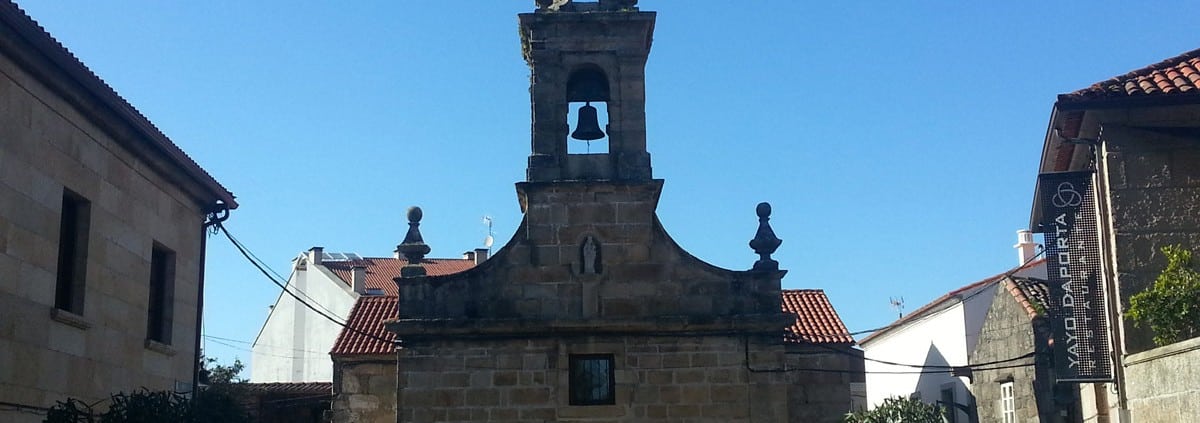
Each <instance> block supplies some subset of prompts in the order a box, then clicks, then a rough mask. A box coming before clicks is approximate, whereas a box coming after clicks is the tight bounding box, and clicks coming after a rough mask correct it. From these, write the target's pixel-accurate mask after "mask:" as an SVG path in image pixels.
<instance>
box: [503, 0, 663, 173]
mask: <svg viewBox="0 0 1200 423" xmlns="http://www.w3.org/2000/svg"><path fill="white" fill-rule="evenodd" d="M537 4H538V9H537V11H535V12H533V13H523V14H521V15H520V25H521V26H520V27H521V48H522V52H523V54H524V56H525V61H526V62H527V63H528V64H529V69H530V78H529V80H530V86H529V95H530V100H531V102H532V104H531V106H532V115H533V125H532V126H533V127H532V134H533V135H532V136H533V140H532V152H531V154H530V155H529V167H528V169H527V171H526V180H527V181H529V182H550V181H568V180H575V181H588V180H591V181H629V182H632V181H649V180H650V179H651V177H652V175H651V169H650V154H649V153H648V152H647V151H646V90H645V68H646V57H647V56H648V55H649V54H650V44H651V41H652V38H653V35H654V19H655V13H654V12H642V11H639V10H638V8H637V1H636V0H599V1H596V2H576V1H571V0H538V1H537ZM597 106H599V107H601V108H602V109H601V110H605V111H607V113H606V116H598V114H597ZM574 107H578V120H577V122H575V123H573V124H572V123H570V122H568V119H567V118H568V115H569V112H570V111H571V110H573V109H574ZM606 121H607V122H606ZM604 138H607V147H608V148H607V151H603V150H601V151H595V152H591V151H589V152H588V153H587V154H575V153H570V152H569V148H568V143H580V142H586V143H589V146H591V144H590V143H591V142H592V141H594V140H601V139H604ZM597 144H600V143H599V142H598V143H597Z"/></svg>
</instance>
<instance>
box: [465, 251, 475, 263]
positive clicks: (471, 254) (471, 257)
mask: <svg viewBox="0 0 1200 423" xmlns="http://www.w3.org/2000/svg"><path fill="white" fill-rule="evenodd" d="M463 260H471V261H475V250H471V251H467V252H465V253H463Z"/></svg>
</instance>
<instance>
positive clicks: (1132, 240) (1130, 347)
mask: <svg viewBox="0 0 1200 423" xmlns="http://www.w3.org/2000/svg"><path fill="white" fill-rule="evenodd" d="M1122 116H1123V117H1126V118H1127V119H1130V120H1131V121H1129V122H1128V123H1129V124H1138V125H1168V124H1180V123H1181V122H1182V123H1188V122H1190V123H1191V124H1193V125H1195V124H1200V117H1198V116H1200V110H1197V109H1196V108H1177V109H1167V110H1161V111H1159V112H1158V113H1152V112H1145V113H1140V114H1130V115H1128V116H1125V115H1122ZM1104 139H1105V142H1106V143H1105V152H1104V160H1105V166H1106V168H1107V173H1108V181H1107V184H1108V186H1109V193H1108V195H1109V201H1110V205H1111V213H1112V225H1113V229H1114V232H1115V234H1114V235H1115V239H1114V243H1115V251H1116V272H1117V281H1118V283H1119V290H1120V296H1121V309H1122V310H1124V309H1126V308H1127V307H1128V306H1129V297H1130V296H1132V295H1134V294H1136V293H1138V292H1141V291H1142V290H1144V289H1146V288H1147V287H1149V286H1151V285H1152V284H1153V283H1154V279H1155V278H1156V277H1157V276H1158V273H1159V272H1161V271H1162V269H1163V268H1165V267H1166V258H1164V257H1163V255H1162V251H1161V250H1160V249H1161V248H1162V247H1163V246H1164V245H1170V244H1182V245H1184V246H1185V248H1190V249H1192V251H1193V252H1194V253H1200V141H1197V140H1196V139H1194V138H1181V137H1176V136H1172V135H1167V134H1163V133H1158V132H1151V131H1146V130H1139V129H1133V128H1128V127H1123V126H1118V125H1114V124H1109V125H1106V126H1105V128H1104ZM1124 323H1125V324H1124V329H1125V347H1126V351H1127V352H1129V353H1135V352H1139V351H1145V350H1147V349H1150V348H1152V347H1153V346H1154V345H1153V343H1152V342H1151V338H1152V334H1151V333H1150V331H1149V330H1148V329H1146V328H1144V327H1137V326H1136V325H1134V324H1133V322H1132V321H1130V320H1128V319H1126V320H1125V322H1124Z"/></svg>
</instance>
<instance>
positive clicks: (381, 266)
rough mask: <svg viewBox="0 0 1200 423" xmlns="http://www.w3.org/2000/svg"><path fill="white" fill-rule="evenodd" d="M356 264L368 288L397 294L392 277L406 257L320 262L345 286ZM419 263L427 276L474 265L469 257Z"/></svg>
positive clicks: (457, 270)
mask: <svg viewBox="0 0 1200 423" xmlns="http://www.w3.org/2000/svg"><path fill="white" fill-rule="evenodd" d="M357 264H361V265H363V266H366V268H367V282H366V284H365V285H366V287H367V288H368V289H382V290H383V292H384V295H392V296H395V295H399V293H398V292H397V291H396V282H394V281H392V279H395V278H396V277H397V276H400V268H401V267H404V266H405V265H406V264H408V260H406V259H397V258H391V257H381V258H364V259H362V260H348V261H328V260H326V261H322V262H321V265H323V266H325V267H326V268H328V269H329V270H331V271H333V273H334V274H335V275H337V276H338V277H339V278H341V279H342V282H345V283H346V285H347V286H349V284H350V273H351V269H352V268H353V267H354V266H355V265H357ZM421 265H422V266H424V267H425V272H426V273H427V274H429V276H439V275H448V274H451V273H458V272H462V271H464V270H467V269H470V268H472V267H474V266H475V261H474V260H469V259H425V260H422V262H421Z"/></svg>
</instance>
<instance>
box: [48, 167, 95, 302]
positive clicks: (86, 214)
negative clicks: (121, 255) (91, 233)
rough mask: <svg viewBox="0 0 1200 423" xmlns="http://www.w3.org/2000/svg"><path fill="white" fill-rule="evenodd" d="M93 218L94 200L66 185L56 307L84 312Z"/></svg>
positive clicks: (60, 238) (60, 237) (60, 225)
mask: <svg viewBox="0 0 1200 423" xmlns="http://www.w3.org/2000/svg"><path fill="white" fill-rule="evenodd" d="M90 222H91V203H89V202H88V200H87V199H86V198H83V196H81V195H79V194H76V193H74V192H71V191H70V190H66V189H64V190H63V201H62V220H61V221H60V223H59V235H58V275H57V278H58V279H57V281H56V284H55V288H54V307H55V308H58V309H60V310H65V311H69V312H71V313H75V314H79V315H82V314H83V293H84V290H85V287H84V279H85V278H86V276H87V254H88V229H89V226H90V224H91V223H90Z"/></svg>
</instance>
